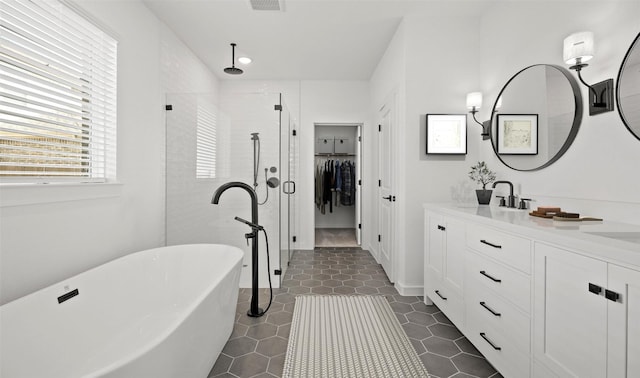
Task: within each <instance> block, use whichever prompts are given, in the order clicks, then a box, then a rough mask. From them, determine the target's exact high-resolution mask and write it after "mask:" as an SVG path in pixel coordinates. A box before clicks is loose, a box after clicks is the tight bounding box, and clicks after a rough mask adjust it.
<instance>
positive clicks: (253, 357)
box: [229, 353, 269, 377]
mask: <svg viewBox="0 0 640 378" xmlns="http://www.w3.org/2000/svg"><path fill="white" fill-rule="evenodd" d="M268 365H269V359H268V358H267V357H264V356H261V355H259V354H256V353H252V354H248V355H245V356H242V357H238V358H235V359H234V360H233V362H232V363H231V367H230V368H229V372H230V373H231V374H235V375H236V376H238V377H252V376H254V375H257V374H260V373H266V371H267V366H268Z"/></svg>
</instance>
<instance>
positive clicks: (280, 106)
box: [273, 105, 282, 111]
mask: <svg viewBox="0 0 640 378" xmlns="http://www.w3.org/2000/svg"><path fill="white" fill-rule="evenodd" d="M273 110H278V111H282V105H274V106H273Z"/></svg>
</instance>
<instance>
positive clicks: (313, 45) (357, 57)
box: [143, 0, 487, 80]
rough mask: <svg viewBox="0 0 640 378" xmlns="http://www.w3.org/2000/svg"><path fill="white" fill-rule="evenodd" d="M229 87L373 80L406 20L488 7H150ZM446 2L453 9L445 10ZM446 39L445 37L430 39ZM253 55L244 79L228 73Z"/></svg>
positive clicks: (296, 0) (418, 3)
mask: <svg viewBox="0 0 640 378" xmlns="http://www.w3.org/2000/svg"><path fill="white" fill-rule="evenodd" d="M143 2H144V3H145V4H146V5H147V7H149V9H151V10H152V11H153V12H154V13H155V14H156V15H157V16H158V18H160V19H161V20H162V21H164V22H165V23H166V24H167V25H168V26H169V27H170V28H171V29H172V30H173V31H174V32H175V33H176V34H177V35H178V36H179V37H180V39H182V41H183V42H185V43H186V44H187V46H189V47H190V48H191V50H192V51H193V52H194V53H195V54H196V55H197V56H198V57H199V58H200V59H201V60H202V61H204V62H205V64H207V65H208V67H209V68H210V69H211V71H212V72H214V73H215V74H216V75H217V76H218V77H219V78H220V79H222V80H227V79H229V80H247V79H252V80H368V79H369V78H370V77H371V75H372V73H373V71H374V70H375V68H376V65H377V63H378V62H379V60H380V58H381V57H382V55H383V54H384V51H385V49H386V47H387V46H388V45H389V42H390V41H391V39H392V37H393V35H394V33H395V31H396V29H397V28H398V25H399V24H400V21H401V19H402V17H403V16H404V15H408V14H419V13H428V12H431V13H433V12H437V11H438V10H439V9H441V8H442V7H451V6H453V7H455V8H456V9H458V8H459V10H460V11H461V12H463V11H464V12H470V11H471V12H473V9H476V10H480V9H481V8H482V7H483V6H484V7H486V6H487V3H486V2H483V1H468V2H467V1H452V0H412V1H408V0H377V1H375V0H284V11H282V12H278V11H254V10H252V9H251V7H250V5H249V1H248V0H143ZM445 3H446V4H445ZM431 37H433V38H442V36H437V35H434V36H431ZM231 42H235V43H237V45H238V46H237V47H236V59H237V58H238V56H240V55H247V56H250V57H251V58H252V59H253V62H252V63H251V64H250V65H248V66H242V65H239V64H238V63H236V66H238V67H240V68H242V69H243V70H244V71H245V73H244V74H243V75H240V76H231V75H227V74H224V73H223V72H222V70H223V68H224V67H228V66H230V65H231V46H230V43H231Z"/></svg>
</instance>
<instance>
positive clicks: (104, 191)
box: [0, 183, 122, 207]
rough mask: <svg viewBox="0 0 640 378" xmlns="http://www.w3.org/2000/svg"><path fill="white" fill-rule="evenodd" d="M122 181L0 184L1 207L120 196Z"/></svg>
mask: <svg viewBox="0 0 640 378" xmlns="http://www.w3.org/2000/svg"><path fill="white" fill-rule="evenodd" d="M121 194H122V184H120V183H85V184H78V183H60V184H3V185H0V207H9V206H27V205H38V204H45V203H55V202H68V201H82V200H90V199H98V198H110V197H119V196H120V195H121Z"/></svg>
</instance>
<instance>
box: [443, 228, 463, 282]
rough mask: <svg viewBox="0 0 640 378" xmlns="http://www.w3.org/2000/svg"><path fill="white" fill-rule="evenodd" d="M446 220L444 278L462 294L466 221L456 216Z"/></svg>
mask: <svg viewBox="0 0 640 378" xmlns="http://www.w3.org/2000/svg"><path fill="white" fill-rule="evenodd" d="M444 221H445V228H446V230H445V253H444V266H443V270H442V279H443V280H444V283H445V284H446V285H447V286H448V287H449V288H450V289H452V290H454V291H456V292H457V293H458V294H460V295H462V278H463V277H464V251H465V249H466V243H465V226H464V222H462V221H460V220H458V219H454V218H448V217H445V218H444Z"/></svg>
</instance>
